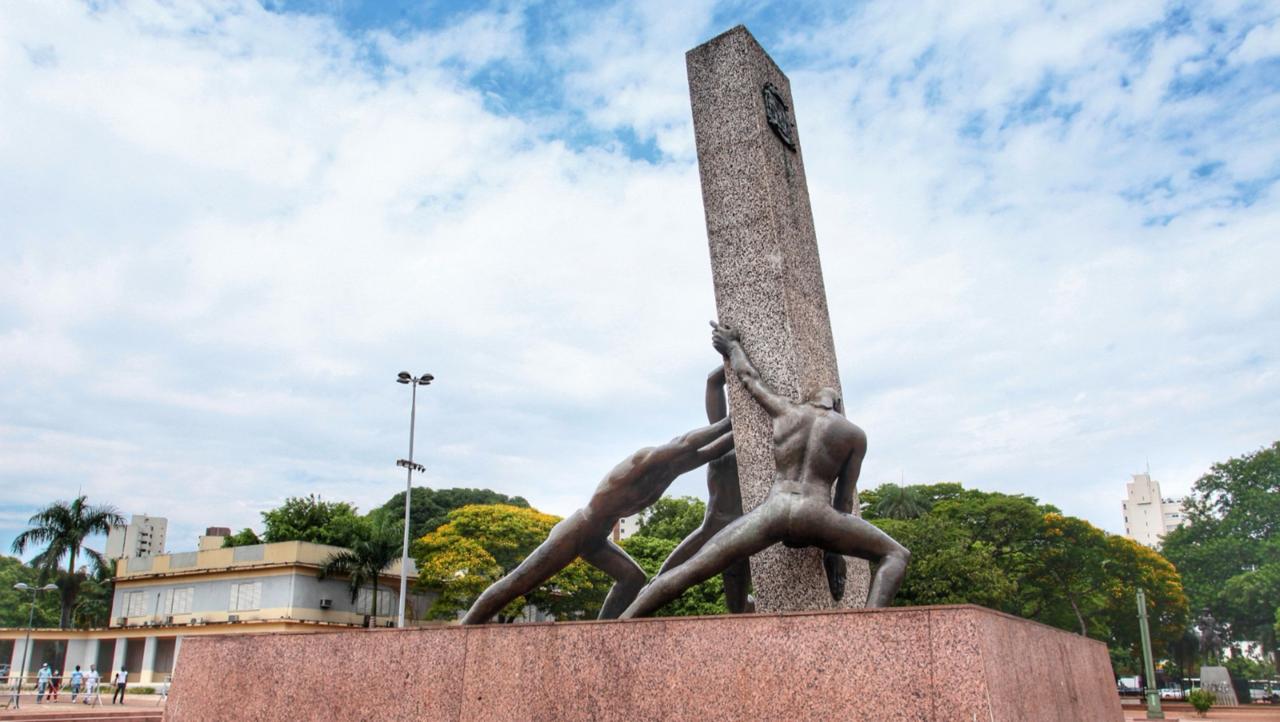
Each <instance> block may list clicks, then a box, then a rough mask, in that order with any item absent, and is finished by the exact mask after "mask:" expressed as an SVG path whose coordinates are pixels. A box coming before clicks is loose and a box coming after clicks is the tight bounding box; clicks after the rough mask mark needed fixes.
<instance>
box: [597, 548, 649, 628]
mask: <svg viewBox="0 0 1280 722" xmlns="http://www.w3.org/2000/svg"><path fill="white" fill-rule="evenodd" d="M582 558H583V559H584V560H586V562H587V563H588V564H590V565H591V566H593V567H595V568H596V569H599V570H600V571H602V572H604V573H605V574H608V575H609V576H611V577H613V581H614V584H613V587H612V588H611V589H610V590H609V596H607V597H605V599H604V605H603V606H602V607H600V615H599V617H598V618H599V619H617V618H618V615H619V614H622V610H624V609H626V608H627V605H628V604H630V603H631V602H632V600H634V599H635V598H636V594H638V593H639V592H640V588H641V587H643V586H644V580H645V574H644V570H643V569H641V568H640V565H639V564H636V560H634V559H632V558H631V556H630V555H628V554H627V553H626V552H624V551H622V549H621V548H620V547H619V546H618V545H617V544H614V543H613V540H612V539H605V540H604V543H603V544H601V545H600V546H598V547H596V548H595V549H592V550H591V551H588V552H586V553H584V554H583V555H582Z"/></svg>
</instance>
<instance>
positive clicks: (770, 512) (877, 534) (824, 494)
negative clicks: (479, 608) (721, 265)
mask: <svg viewBox="0 0 1280 722" xmlns="http://www.w3.org/2000/svg"><path fill="white" fill-rule="evenodd" d="M711 326H712V329H713V331H712V344H713V345H714V346H715V348H716V350H717V351H719V352H720V353H721V354H722V355H723V356H725V357H726V358H727V359H728V361H729V365H730V369H731V370H732V371H733V373H734V374H735V375H736V376H737V377H738V379H739V380H741V381H742V383H743V384H745V385H746V387H747V390H748V391H749V392H750V393H751V395H752V397H754V398H755V400H756V401H757V402H758V403H759V404H760V405H761V407H763V408H764V410H765V411H766V412H768V414H769V416H770V417H772V419H773V440H774V460H775V462H776V464H777V469H778V472H777V476H776V477H775V479H774V482H773V486H772V488H770V490H769V495H768V496H767V497H766V498H765V500H764V502H763V503H762V504H761V505H760V506H758V507H756V508H755V509H753V510H752V511H751V512H750V513H748V514H747V515H745V516H743V517H741V518H739V519H738V520H736V521H734V522H732V523H730V524H729V525H728V526H726V527H725V528H724V529H722V530H721V531H720V532H719V533H717V534H716V535H715V536H714V537H712V538H711V539H710V540H709V541H707V543H706V544H704V545H703V547H702V548H701V549H700V550H698V552H697V553H696V554H694V555H693V556H692V557H691V558H690V559H689V560H688V561H686V562H685V563H683V564H681V565H680V566H677V567H675V568H674V569H671V570H669V571H668V572H667V573H665V574H660V575H659V576H658V577H656V578H655V579H654V580H653V581H652V582H650V583H649V585H648V586H646V587H645V588H644V589H643V590H641V592H640V595H639V597H637V598H636V600H635V601H634V602H633V603H632V604H631V606H629V607H627V609H626V611H624V612H623V613H622V618H623V619H628V618H631V617H638V616H644V615H646V614H649V613H651V612H653V611H654V610H656V609H658V608H659V607H661V606H662V605H663V604H666V603H667V602H669V601H671V600H672V599H674V598H676V597H677V596H679V595H680V594H681V593H682V592H684V590H686V589H688V588H689V587H691V586H693V585H694V584H697V583H698V582H701V581H703V580H705V579H707V578H709V577H711V576H712V575H714V574H716V573H718V572H720V571H721V570H723V569H725V568H727V567H728V566H729V565H731V564H733V563H734V562H736V561H738V560H740V559H746V558H748V557H750V556H751V555H752V554H755V553H757V552H759V551H762V550H763V549H765V548H766V547H768V546H770V545H772V544H775V543H777V542H782V543H783V544H786V545H787V546H791V547H805V546H816V547H819V548H821V549H823V550H824V551H826V552H829V553H830V555H840V554H844V555H849V556H856V557H861V558H863V559H867V560H869V561H872V562H875V563H877V564H878V567H877V569H876V574H875V577H874V578H873V579H872V581H871V590H870V593H869V595H868V599H867V606H869V607H885V606H888V605H889V603H890V602H891V601H893V596H894V594H896V593H897V591H898V587H899V586H901V584H902V580H903V578H904V577H905V576H906V569H907V562H908V561H909V560H910V559H911V553H910V552H908V551H907V549H906V547H904V546H902V545H901V544H899V543H898V542H896V541H894V540H893V538H892V537H890V536H889V535H888V534H885V533H884V532H882V531H880V530H879V529H878V528H876V527H875V526H874V525H872V524H870V523H869V522H866V521H864V520H862V519H860V518H858V517H856V516H853V515H852V514H851V513H850V512H851V511H852V510H853V504H854V501H855V499H856V496H857V494H856V485H857V482H858V473H859V471H860V470H861V468H862V459H863V457H864V456H865V455H866V452H867V437H866V434H864V433H863V431H862V429H859V428H858V427H857V426H854V425H853V423H851V422H850V421H849V420H848V419H846V418H845V417H844V416H843V415H841V414H840V412H839V411H838V409H839V408H840V397H839V394H837V393H836V392H835V390H833V389H826V388H824V389H819V390H818V391H817V392H816V393H815V394H814V395H813V396H812V397H811V398H810V399H808V400H807V401H805V402H804V403H799V404H797V403H793V402H792V401H791V400H789V399H786V398H784V397H782V396H779V395H777V394H776V393H774V392H773V390H771V389H770V388H769V387H768V386H767V385H765V383H764V382H763V381H762V380H761V378H760V373H759V372H758V371H757V370H756V368H755V367H754V366H753V365H752V364H751V360H750V359H749V358H748V357H747V354H746V351H745V350H743V348H742V343H741V341H740V339H739V336H738V332H737V331H736V330H734V329H732V328H730V327H728V326H721V325H719V324H717V323H715V322H712V324H711ZM833 482H834V484H835V498H834V500H833V499H832V496H831V485H832V483H833ZM830 555H829V556H828V557H827V559H828V565H827V568H828V573H831V572H832V571H835V572H836V573H837V574H839V573H840V572H841V570H840V569H834V570H833V568H832V566H833V565H832V564H831V563H830V562H831V559H832V558H833V557H832V556H830ZM839 566H841V567H842V566H843V565H839ZM841 583H842V582H841ZM832 586H833V589H834V588H835V587H836V584H835V583H834V582H833V583H832Z"/></svg>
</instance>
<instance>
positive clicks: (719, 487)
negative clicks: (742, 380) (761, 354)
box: [658, 364, 755, 614]
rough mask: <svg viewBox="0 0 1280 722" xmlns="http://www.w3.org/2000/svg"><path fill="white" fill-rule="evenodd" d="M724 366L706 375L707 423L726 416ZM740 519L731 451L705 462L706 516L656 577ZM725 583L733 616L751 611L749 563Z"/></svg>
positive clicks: (734, 567)
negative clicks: (748, 593) (748, 592)
mask: <svg viewBox="0 0 1280 722" xmlns="http://www.w3.org/2000/svg"><path fill="white" fill-rule="evenodd" d="M724 379H725V376H724V365H723V364H721V365H720V366H717V367H716V369H715V370H714V371H712V372H711V373H710V375H708V376H707V395H706V407H707V421H708V422H710V423H713V424H714V423H716V422H718V421H720V420H722V419H724V418H726V417H727V416H728V415H729V403H728V401H727V400H726V399H725V395H724ZM740 516H742V487H741V486H739V484H738V455H737V452H735V451H734V450H732V449H730V450H729V451H728V452H726V453H725V454H724V456H721V457H720V458H718V459H712V460H711V461H709V462H707V513H706V515H705V516H704V517H703V518H702V526H700V527H698V528H697V529H696V530H695V531H694V532H693V533H692V534H690V535H689V536H687V537H685V538H684V539H683V540H681V542H680V544H679V545H678V546H676V548H675V549H674V550H672V552H671V556H668V557H667V559H666V561H664V562H663V563H662V568H661V569H659V570H658V574H663V573H664V572H666V571H668V570H670V569H672V568H674V567H678V566H680V565H681V564H683V563H684V562H685V561H687V560H688V559H689V557H691V556H693V555H694V553H695V552H697V551H698V550H699V549H701V548H702V546H703V545H704V544H706V543H707V540H709V539H711V538H712V537H713V536H715V534H716V532H718V531H720V530H721V529H723V528H725V527H726V526H728V525H729V523H730V522H732V521H733V520H734V519H737V518H738V517H740ZM721 578H722V579H723V580H724V601H725V606H727V607H728V608H729V611H730V612H731V613H733V614H742V613H743V612H754V611H755V606H754V605H753V604H752V603H751V601H750V598H749V597H748V595H747V587H748V585H750V583H751V563H750V561H749V560H747V559H740V560H738V561H737V562H734V563H733V564H731V565H730V566H729V568H728V569H725V570H724V573H723V574H721Z"/></svg>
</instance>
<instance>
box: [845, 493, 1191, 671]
mask: <svg viewBox="0 0 1280 722" xmlns="http://www.w3.org/2000/svg"><path fill="white" fill-rule="evenodd" d="M903 489H904V490H907V491H908V493H909V495H910V497H912V498H913V499H914V500H917V501H919V502H921V503H923V504H926V505H930V506H931V508H929V509H928V511H926V512H924V513H921V514H920V515H919V516H916V517H914V518H906V519H891V518H886V517H887V516H888V515H889V514H893V513H896V512H893V511H890V507H891V506H892V503H891V502H890V501H888V500H891V499H894V497H895V495H897V496H899V497H900V496H902V494H900V492H899V490H897V489H895V488H893V487H892V485H884V486H881V487H879V488H878V489H874V490H872V491H870V492H868V493H866V494H863V495H862V498H863V500H864V501H868V500H869V502H870V503H869V506H868V507H867V510H866V514H867V516H868V517H869V518H870V519H871V521H872V523H874V524H876V525H877V526H879V527H880V528H882V529H884V530H885V531H886V532H887V533H888V534H889V535H891V536H893V537H894V538H895V539H897V540H898V541H900V542H902V544H903V545H905V546H906V547H907V548H908V549H910V550H911V552H912V557H911V566H910V567H909V569H908V570H907V578H906V581H905V582H904V583H903V586H902V589H901V590H900V591H899V593H898V596H897V598H896V599H895V601H894V603H895V604H898V605H917V604H955V603H973V604H981V605H983V606H987V607H991V608H993V609H998V610H1000V611H1004V612H1008V613H1010V614H1016V615H1019V616H1023V617H1027V618H1030V619H1035V620H1037V621H1040V622H1043V623H1045V624H1050V625H1053V626H1056V627H1059V628H1062V629H1067V630H1071V631H1074V632H1077V633H1084V634H1087V635H1088V636H1090V637H1093V638H1095V639H1100V640H1103V641H1105V642H1107V643H1108V646H1109V647H1110V649H1111V652H1112V657H1113V660H1115V663H1116V666H1117V668H1120V667H1124V668H1131V666H1133V660H1136V659H1137V655H1138V654H1139V649H1140V647H1139V638H1138V631H1137V618H1136V617H1137V613H1136V608H1135V593H1136V590H1137V588H1138V586H1141V587H1142V588H1143V589H1145V590H1146V593H1147V598H1148V605H1149V607H1148V612H1149V614H1150V616H1151V625H1152V635H1153V645H1154V646H1155V648H1156V650H1157V654H1159V653H1161V650H1165V649H1169V648H1171V647H1172V646H1173V645H1174V643H1176V642H1177V641H1178V640H1181V639H1182V638H1183V635H1184V633H1185V630H1186V626H1187V620H1188V616H1189V613H1188V607H1187V601H1186V597H1185V595H1184V594H1183V591H1182V587H1181V583H1180V581H1179V579H1178V574H1177V570H1175V569H1174V568H1173V566H1172V565H1170V564H1169V563H1168V561H1167V560H1165V559H1163V558H1162V557H1161V556H1160V555H1159V554H1158V553H1156V552H1154V551H1152V550H1150V549H1146V548H1145V547H1141V546H1139V545H1137V544H1134V543H1133V542H1131V541H1129V540H1126V539H1123V538H1121V537H1116V536H1112V535H1109V534H1106V533H1105V532H1103V531H1102V530H1100V529H1097V528H1095V527H1094V526H1092V525H1091V524H1089V523H1088V522H1086V521H1084V520H1082V519H1077V518H1074V517H1069V516H1064V515H1062V514H1061V513H1059V512H1058V510H1057V509H1056V508H1054V507H1052V506H1049V505H1046V504H1040V503H1039V502H1038V501H1037V500H1036V499H1034V498H1032V497H1028V496H1023V495H1010V494H1000V493H994V492H983V491H978V490H974V489H965V488H963V487H962V486H960V485H959V484H953V483H945V484H931V485H924V486H913V487H904V488H903ZM880 511H883V512H886V513H884V514H881V513H878V512H880ZM912 513H914V512H912Z"/></svg>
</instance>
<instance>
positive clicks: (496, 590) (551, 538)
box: [462, 512, 583, 624]
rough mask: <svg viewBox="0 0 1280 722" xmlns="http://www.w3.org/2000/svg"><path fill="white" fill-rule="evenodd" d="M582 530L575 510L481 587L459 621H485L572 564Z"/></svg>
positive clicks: (472, 622)
mask: <svg viewBox="0 0 1280 722" xmlns="http://www.w3.org/2000/svg"><path fill="white" fill-rule="evenodd" d="M581 531H583V529H582V524H581V517H579V515H578V513H577V512H575V513H573V514H572V515H570V516H569V518H567V519H565V520H564V521H562V522H560V523H559V524H557V525H556V526H555V528H553V529H552V530H551V534H549V535H548V536H547V540H546V541H544V542H542V544H541V545H539V546H538V548H537V549H534V550H533V552H532V553H530V554H529V556H527V557H525V559H524V561H522V562H520V566H518V567H516V568H515V570H514V571H512V572H511V573H510V574H508V575H506V576H505V577H503V578H501V579H499V580H498V581H496V582H494V583H493V584H492V585H490V587H489V588H488V589H486V590H484V592H483V593H482V594H481V595H480V596H479V597H478V598H477V599H476V601H475V603H474V604H472V605H471V609H470V610H468V611H467V613H466V615H465V616H464V617H463V618H462V624H484V623H485V622H487V621H489V620H490V619H492V618H493V615H495V614H497V613H498V612H500V611H502V608H503V607H505V606H507V605H508V604H510V603H511V602H512V601H513V600H515V599H516V598H517V597H520V596H523V595H525V594H527V593H529V592H530V591H533V589H534V588H536V587H537V586H538V585H539V584H541V583H543V582H545V581H547V580H548V579H550V578H551V577H552V576H554V575H555V573H556V572H558V571H560V570H561V569H564V568H565V567H567V566H569V565H570V564H572V563H573V560H574V559H577V558H578V539H577V536H578V534H579V533H580V532H581Z"/></svg>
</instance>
